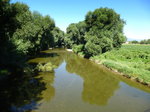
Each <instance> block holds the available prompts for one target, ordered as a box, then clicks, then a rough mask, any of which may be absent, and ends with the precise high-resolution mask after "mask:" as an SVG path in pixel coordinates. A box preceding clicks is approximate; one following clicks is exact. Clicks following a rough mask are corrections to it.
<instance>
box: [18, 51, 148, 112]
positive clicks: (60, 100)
mask: <svg viewBox="0 0 150 112" xmlns="http://www.w3.org/2000/svg"><path fill="white" fill-rule="evenodd" d="M43 54H47V55H43V56H39V57H37V58H35V59H31V60H29V63H30V64H34V63H47V62H51V63H52V64H53V65H55V69H54V71H53V72H40V73H38V75H36V78H40V79H41V80H40V82H42V83H44V84H45V88H44V89H43V90H42V91H41V93H40V94H38V96H40V99H38V100H34V99H33V100H31V101H32V102H30V104H29V105H28V104H27V105H25V106H26V108H28V107H30V111H31V112H150V88H148V87H145V86H143V85H141V84H138V83H136V82H133V81H130V80H129V79H126V78H124V77H122V76H119V75H118V74H115V73H113V72H111V71H109V70H107V69H106V68H104V67H102V66H100V65H97V64H95V63H93V62H91V61H90V60H87V59H84V58H81V57H79V56H77V55H76V54H74V53H72V52H67V51H65V50H59V49H55V50H47V51H43ZM35 88H38V86H37V87H35ZM28 103H29V102H28ZM31 105H32V106H31ZM33 105H34V106H33ZM25 106H22V108H25ZM20 109H21V108H20ZM16 110H17V109H16ZM18 112H19V111H18Z"/></svg>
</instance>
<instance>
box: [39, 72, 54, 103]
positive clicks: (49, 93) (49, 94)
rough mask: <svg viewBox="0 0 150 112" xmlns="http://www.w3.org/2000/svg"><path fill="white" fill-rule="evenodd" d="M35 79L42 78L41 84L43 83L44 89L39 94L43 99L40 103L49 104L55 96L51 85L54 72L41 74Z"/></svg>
mask: <svg viewBox="0 0 150 112" xmlns="http://www.w3.org/2000/svg"><path fill="white" fill-rule="evenodd" d="M37 77H38V78H42V80H41V82H43V83H44V84H45V87H46V89H45V90H44V91H42V93H41V97H42V98H43V99H42V100H41V101H46V102H49V101H50V100H51V99H52V98H53V97H54V96H55V89H54V87H53V85H52V84H53V82H54V78H55V77H54V72H41V73H39V75H38V76H37Z"/></svg>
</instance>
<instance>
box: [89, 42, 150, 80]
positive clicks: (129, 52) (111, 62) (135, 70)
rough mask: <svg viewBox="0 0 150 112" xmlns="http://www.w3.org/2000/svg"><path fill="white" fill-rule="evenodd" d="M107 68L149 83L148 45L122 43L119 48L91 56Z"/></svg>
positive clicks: (149, 60) (149, 62) (149, 47)
mask: <svg viewBox="0 0 150 112" xmlns="http://www.w3.org/2000/svg"><path fill="white" fill-rule="evenodd" d="M92 60H96V61H99V62H100V63H102V64H103V65H105V66H106V67H108V68H111V69H114V70H117V71H118V72H121V73H124V74H128V75H129V76H130V77H132V78H138V80H139V81H140V82H146V83H150V45H130V44H129V45H123V46H122V48H120V49H115V50H112V51H110V52H106V53H104V54H102V55H99V56H95V57H92Z"/></svg>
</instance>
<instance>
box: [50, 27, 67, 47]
mask: <svg viewBox="0 0 150 112" xmlns="http://www.w3.org/2000/svg"><path fill="white" fill-rule="evenodd" d="M52 35H53V38H54V46H55V47H62V46H64V32H63V31H61V30H60V29H59V28H58V27H55V28H54V29H53V30H52Z"/></svg>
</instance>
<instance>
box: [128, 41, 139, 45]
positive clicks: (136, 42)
mask: <svg viewBox="0 0 150 112" xmlns="http://www.w3.org/2000/svg"><path fill="white" fill-rule="evenodd" d="M130 43H132V44H138V43H139V42H138V41H137V40H133V41H130Z"/></svg>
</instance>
